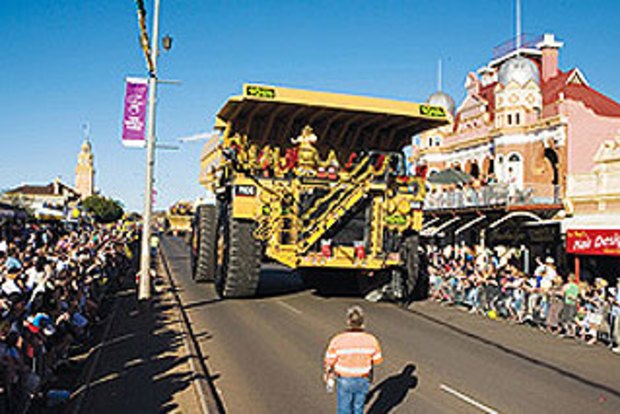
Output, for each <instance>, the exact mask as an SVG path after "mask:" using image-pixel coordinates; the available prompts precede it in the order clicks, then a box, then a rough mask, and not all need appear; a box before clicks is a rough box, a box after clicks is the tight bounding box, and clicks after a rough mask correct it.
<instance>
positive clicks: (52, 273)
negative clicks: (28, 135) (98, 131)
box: [0, 223, 132, 412]
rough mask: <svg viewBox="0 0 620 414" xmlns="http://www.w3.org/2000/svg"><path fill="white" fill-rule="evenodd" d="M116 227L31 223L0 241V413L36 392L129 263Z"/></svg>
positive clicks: (80, 339)
mask: <svg viewBox="0 0 620 414" xmlns="http://www.w3.org/2000/svg"><path fill="white" fill-rule="evenodd" d="M130 235H131V231H130V230H128V229H126V228H122V227H121V226H120V225H105V226H103V225H96V224H86V223H85V224H80V225H74V226H72V228H70V227H67V226H66V225H63V224H61V223H54V224H49V223H48V224H45V223H29V224H23V225H21V226H19V227H15V228H12V229H11V231H10V232H3V236H0V390H1V393H0V412H19V411H21V410H22V409H23V408H22V407H23V406H24V405H26V404H27V402H28V401H29V400H30V399H31V398H32V397H33V396H35V395H41V393H43V391H44V390H45V387H46V386H47V384H49V383H51V382H52V381H53V379H54V377H55V376H56V375H57V374H58V370H59V369H61V367H63V366H64V365H65V364H68V363H69V361H68V358H69V357H70V353H71V352H72V351H73V350H75V349H76V348H79V347H80V346H82V345H84V344H87V343H88V341H89V337H90V336H91V334H92V327H93V326H96V325H97V324H98V323H99V321H100V319H101V318H103V317H104V316H105V315H102V314H101V312H100V306H101V303H102V299H103V297H104V295H105V293H106V292H107V291H108V290H109V287H110V286H112V287H114V286H117V284H118V283H119V281H120V277H121V276H122V275H124V274H126V272H128V270H129V268H130V266H131V265H132V263H131V262H132V260H131V258H132V251H131V248H130V247H129V246H130V245H129V244H128V241H129V239H128V237H130Z"/></svg>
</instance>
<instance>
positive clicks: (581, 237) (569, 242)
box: [566, 230, 620, 256]
mask: <svg viewBox="0 0 620 414" xmlns="http://www.w3.org/2000/svg"><path fill="white" fill-rule="evenodd" d="M566 251H567V252H568V253H575V254H597V255H605V256H620V230H568V231H567V232H566Z"/></svg>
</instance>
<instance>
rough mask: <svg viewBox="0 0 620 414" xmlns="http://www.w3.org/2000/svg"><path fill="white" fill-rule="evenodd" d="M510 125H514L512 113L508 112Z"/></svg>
mask: <svg viewBox="0 0 620 414" xmlns="http://www.w3.org/2000/svg"><path fill="white" fill-rule="evenodd" d="M508 125H512V114H508Z"/></svg>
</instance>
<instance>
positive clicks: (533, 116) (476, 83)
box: [418, 34, 620, 205]
mask: <svg viewBox="0 0 620 414" xmlns="http://www.w3.org/2000/svg"><path fill="white" fill-rule="evenodd" d="M521 44H522V46H521V47H519V48H518V49H517V48H515V47H514V45H511V44H509V45H508V47H500V48H497V50H496V51H495V56H494V58H493V59H492V60H491V61H490V62H488V64H486V65H485V66H483V67H482V68H480V69H478V70H477V71H476V72H470V73H469V74H468V75H467V77H466V80H465V90H466V95H465V98H464V99H463V101H462V102H461V103H460V104H459V105H458V106H456V105H455V104H454V101H453V100H452V98H451V97H449V96H448V95H447V94H445V93H443V92H436V93H434V94H433V95H431V97H430V98H429V102H430V103H432V104H437V105H442V106H444V107H445V108H446V109H447V110H448V111H449V112H450V113H451V115H452V119H453V122H452V123H451V124H450V125H447V126H444V127H441V128H438V129H435V130H432V131H427V132H425V133H424V134H422V135H421V136H420V141H419V147H418V152H419V159H418V164H425V165H427V166H428V168H429V172H430V173H431V174H432V173H434V172H437V171H440V170H444V169H446V168H450V167H452V168H455V169H460V170H461V171H465V172H467V173H469V174H471V175H472V176H473V177H474V178H475V179H476V185H485V184H487V183H494V184H495V185H504V186H505V187H506V188H508V190H509V191H510V192H512V193H518V194H521V195H523V198H522V200H525V201H526V202H527V203H530V204H533V205H539V204H561V203H562V201H563V200H564V199H565V197H566V195H567V192H568V193H570V192H571V189H570V186H571V185H573V183H576V182H577V181H575V180H573V179H571V177H572V176H575V175H579V174H585V173H588V172H590V171H591V169H592V168H593V167H594V158H595V154H596V151H597V149H598V148H599V147H600V145H601V144H602V143H603V142H604V141H606V140H609V139H612V138H614V137H615V136H616V135H617V132H618V131H619V130H620V104H618V103H617V102H615V101H614V100H612V99H610V98H608V97H606V96H605V95H603V94H601V93H600V92H598V91H597V90H595V89H594V88H593V87H592V86H590V85H589V83H588V81H587V79H586V78H585V76H584V75H583V73H582V72H581V71H580V70H579V69H577V68H573V69H570V70H567V71H562V70H561V69H560V68H559V65H558V57H559V53H560V50H561V48H562V47H563V43H562V42H559V41H558V40H557V39H556V38H555V36H554V35H553V34H545V35H544V36H540V37H538V38H535V39H532V40H529V41H528V40H527V39H525V41H522V42H521Z"/></svg>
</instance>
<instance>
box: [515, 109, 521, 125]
mask: <svg viewBox="0 0 620 414" xmlns="http://www.w3.org/2000/svg"><path fill="white" fill-rule="evenodd" d="M515 125H521V114H520V113H518V112H517V113H516V114H515Z"/></svg>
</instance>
